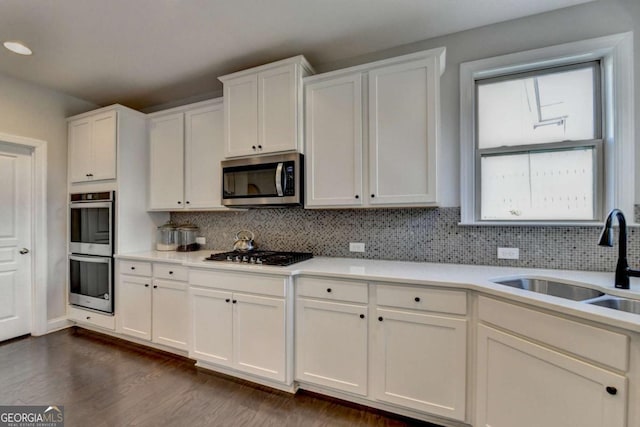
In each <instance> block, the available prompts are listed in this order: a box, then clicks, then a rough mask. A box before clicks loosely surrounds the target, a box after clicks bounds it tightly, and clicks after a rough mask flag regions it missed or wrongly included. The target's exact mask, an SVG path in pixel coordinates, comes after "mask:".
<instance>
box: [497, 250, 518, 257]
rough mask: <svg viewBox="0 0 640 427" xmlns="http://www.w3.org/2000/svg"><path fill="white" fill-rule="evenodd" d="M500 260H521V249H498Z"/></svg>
mask: <svg viewBox="0 0 640 427" xmlns="http://www.w3.org/2000/svg"><path fill="white" fill-rule="evenodd" d="M498 259H520V249H518V248H498Z"/></svg>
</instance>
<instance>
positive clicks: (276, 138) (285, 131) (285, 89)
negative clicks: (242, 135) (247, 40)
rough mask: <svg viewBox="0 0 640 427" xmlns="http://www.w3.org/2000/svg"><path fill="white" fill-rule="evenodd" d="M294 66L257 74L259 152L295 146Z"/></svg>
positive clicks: (296, 87) (295, 75)
mask: <svg viewBox="0 0 640 427" xmlns="http://www.w3.org/2000/svg"><path fill="white" fill-rule="evenodd" d="M296 70H297V67H296V65H295V64H288V65H283V66H281V67H276V68H272V69H270V70H266V71H263V72H261V73H259V74H258V106H259V108H258V147H259V148H260V147H262V148H260V149H259V152H260V153H273V152H278V151H287V150H295V149H296V148H297V147H298V126H297V124H298V123H297V120H298V115H297V111H298V85H297V81H298V75H297V71H296Z"/></svg>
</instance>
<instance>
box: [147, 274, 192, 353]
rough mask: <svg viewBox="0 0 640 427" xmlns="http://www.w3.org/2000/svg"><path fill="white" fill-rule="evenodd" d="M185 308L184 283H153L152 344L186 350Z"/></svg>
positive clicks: (162, 281)
mask: <svg viewBox="0 0 640 427" xmlns="http://www.w3.org/2000/svg"><path fill="white" fill-rule="evenodd" d="M187 307H188V300H187V284H186V283H182V282H172V281H168V280H157V279H156V280H154V281H153V298H152V308H153V310H152V323H153V327H152V328H151V330H152V332H153V342H155V343H158V344H164V345H167V346H170V347H174V348H178V349H181V350H187V336H188V333H189V331H188V329H189V321H188V319H189V312H188V308H187Z"/></svg>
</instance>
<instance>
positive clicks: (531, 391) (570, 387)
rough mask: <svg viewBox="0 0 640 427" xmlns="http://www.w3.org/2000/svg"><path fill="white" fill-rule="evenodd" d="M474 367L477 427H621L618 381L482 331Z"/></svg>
mask: <svg viewBox="0 0 640 427" xmlns="http://www.w3.org/2000/svg"><path fill="white" fill-rule="evenodd" d="M568 339H570V337H569V338H568ZM477 366H478V380H477V385H476V387H477V392H476V396H477V397H476V398H477V405H476V411H477V419H476V423H475V424H474V425H477V426H478V427H480V426H483V427H484V426H487V427H488V426H491V427H512V426H518V427H538V426H545V427H565V426H580V427H622V426H625V425H626V421H625V418H626V413H627V380H626V378H625V377H624V376H622V375H618V374H615V373H613V372H610V371H607V370H604V369H602V368H599V367H597V366H595V365H591V364H589V363H585V362H583V361H581V360H578V359H575V358H573V357H569V356H566V355H564V354H561V353H559V352H556V351H553V350H551V349H548V348H545V347H542V346H540V345H537V344H534V343H532V342H530V341H527V340H524V339H521V338H517V337H515V336H513V335H510V334H506V333H504V332H500V331H498V330H496V329H493V328H490V327H487V326H484V325H479V326H478V361H477ZM632 404H637V402H633V403H632Z"/></svg>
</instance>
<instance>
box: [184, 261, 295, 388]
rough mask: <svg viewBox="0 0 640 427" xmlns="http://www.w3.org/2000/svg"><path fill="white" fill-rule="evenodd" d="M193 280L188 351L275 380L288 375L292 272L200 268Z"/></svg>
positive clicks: (194, 356) (235, 368) (191, 280)
mask: <svg viewBox="0 0 640 427" xmlns="http://www.w3.org/2000/svg"><path fill="white" fill-rule="evenodd" d="M189 280H190V287H189V301H190V302H189V304H190V313H191V325H190V330H191V332H190V334H191V340H190V345H189V356H191V357H192V358H194V359H197V360H201V361H204V362H209V363H212V364H215V365H219V366H223V367H228V368H232V369H234V370H237V371H240V372H244V373H247V374H251V375H254V376H257V377H261V378H265V379H268V380H273V381H276V382H285V383H286V382H288V381H290V377H291V375H290V374H288V364H287V348H288V345H290V344H289V343H288V340H287V330H289V329H290V325H288V322H287V310H286V299H285V287H286V283H287V281H288V278H283V277H273V276H271V277H270V276H260V275H244V274H241V273H227V272H214V271H202V270H196V271H195V273H193V274H192V275H191V276H190V279H189ZM214 286H215V288H214ZM260 293H262V295H260Z"/></svg>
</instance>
